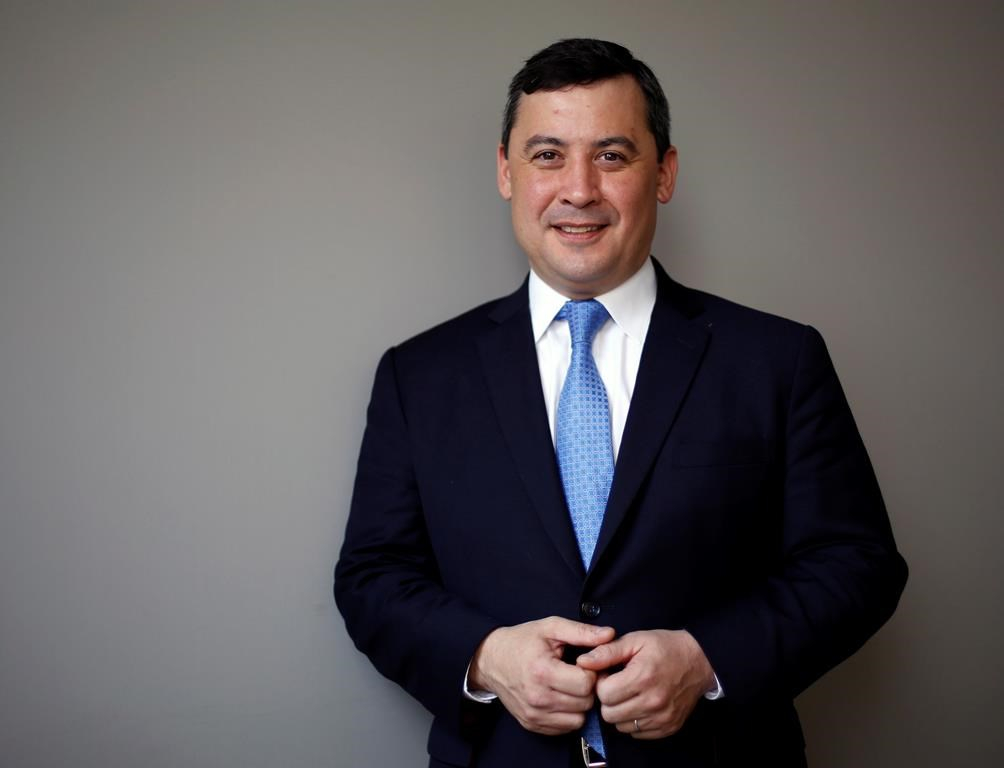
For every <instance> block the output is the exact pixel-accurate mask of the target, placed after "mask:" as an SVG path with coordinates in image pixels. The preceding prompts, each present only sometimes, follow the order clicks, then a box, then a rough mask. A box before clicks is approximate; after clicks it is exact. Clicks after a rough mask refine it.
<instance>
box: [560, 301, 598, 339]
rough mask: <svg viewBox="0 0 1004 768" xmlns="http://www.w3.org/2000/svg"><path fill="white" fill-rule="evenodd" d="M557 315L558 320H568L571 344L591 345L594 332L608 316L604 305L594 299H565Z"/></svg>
mask: <svg viewBox="0 0 1004 768" xmlns="http://www.w3.org/2000/svg"><path fill="white" fill-rule="evenodd" d="M557 316H558V319H559V320H567V321H568V330H569V332H570V333H571V334H572V346H575V345H576V344H588V345H592V343H593V338H594V337H595V336H596V332H597V331H598V330H599V329H600V327H601V326H602V325H603V323H605V322H606V321H607V318H608V317H610V315H609V314H608V313H607V310H606V307H604V306H603V305H602V304H600V303H599V302H598V301H597V300H596V299H587V300H586V301H566V302H565V306H563V307H562V308H561V311H559V312H558V315H557Z"/></svg>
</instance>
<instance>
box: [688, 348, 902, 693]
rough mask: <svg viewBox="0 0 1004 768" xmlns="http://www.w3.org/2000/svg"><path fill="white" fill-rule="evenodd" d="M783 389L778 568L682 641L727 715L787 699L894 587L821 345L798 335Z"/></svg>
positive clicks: (864, 635)
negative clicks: (703, 659) (706, 665)
mask: <svg viewBox="0 0 1004 768" xmlns="http://www.w3.org/2000/svg"><path fill="white" fill-rule="evenodd" d="M794 371H795V372H794V376H793V379H792V382H791V385H790V388H789V397H788V409H787V416H786V420H785V424H786V426H785V435H784V441H785V444H784V448H783V459H782V462H783V473H782V478H781V482H782V484H783V487H782V489H781V494H780V497H779V498H780V499H781V502H780V503H781V505H782V509H781V510H780V514H781V516H782V520H781V532H782V541H781V548H780V552H781V557H780V559H779V561H778V562H777V563H776V565H775V567H773V568H772V569H771V572H770V573H769V575H768V576H767V577H766V579H764V580H762V581H760V582H759V583H755V584H750V585H749V586H748V589H747V590H746V591H745V593H744V594H741V595H740V596H738V597H736V598H735V599H734V600H733V601H732V602H730V603H729V604H727V605H723V606H718V607H716V608H714V609H712V610H711V611H709V612H708V613H706V614H704V615H702V616H700V617H699V618H698V619H697V620H696V621H694V622H693V623H692V624H691V625H690V626H688V629H689V630H690V632H691V633H692V634H693V635H694V637H695V638H696V639H697V641H698V642H699V643H700V645H701V647H702V648H703V649H704V652H705V654H706V655H707V657H708V659H709V660H710V662H711V664H712V666H713V667H714V669H715V672H716V673H717V675H718V677H719V679H720V680H721V683H722V686H723V687H724V689H725V695H726V697H728V698H729V699H730V700H734V701H736V702H738V703H742V702H744V701H752V700H754V699H757V698H760V697H762V696H776V695H783V696H786V697H794V696H796V695H797V694H798V693H800V692H801V691H802V690H804V689H805V688H806V687H807V686H809V685H810V684H811V683H812V682H813V681H815V680H816V679H817V678H819V677H820V676H821V675H823V674H824V673H825V672H826V671H827V670H829V669H831V668H832V667H834V666H836V665H837V664H839V663H840V662H841V661H843V660H844V659H845V658H847V657H848V656H850V655H851V654H852V653H854V651H856V650H857V649H858V648H859V647H860V646H861V645H862V644H864V642H865V640H867V639H868V637H870V636H871V635H872V634H873V633H874V632H875V631H876V630H877V629H878V628H879V627H880V626H881V625H882V624H883V623H884V622H885V621H886V620H887V619H888V618H889V617H890V616H891V615H892V612H893V611H894V610H895V608H896V604H897V602H898V600H899V596H900V594H901V592H902V590H903V586H904V585H905V583H906V577H907V568H906V563H905V562H904V560H903V558H902V557H901V556H900V554H899V553H898V552H897V550H896V545H895V542H894V540H893V536H892V531H891V528H890V525H889V519H888V516H887V514H886V510H885V506H884V505H883V502H882V497H881V493H880V492H879V488H878V484H877V481H876V479H875V474H874V472H873V470H872V467H871V464H870V462H869V460H868V456H867V454H866V452H865V448H864V445H863V444H862V441H861V438H860V436H859V434H858V430H857V427H856V426H855V424H854V419H853V417H852V416H851V412H850V408H849V407H848V405H847V401H846V399H845V397H844V394H843V391H842V390H841V387H840V383H839V381H838V379H837V375H836V372H835V371H834V369H833V365H832V363H831V361H830V358H829V355H828V354H827V352H826V347H825V345H824V343H823V340H822V337H820V335H819V334H818V332H816V331H815V330H814V329H812V328H805V330H804V333H803V337H802V343H801V349H800V350H799V353H798V358H797V361H796V363H795V366H794Z"/></svg>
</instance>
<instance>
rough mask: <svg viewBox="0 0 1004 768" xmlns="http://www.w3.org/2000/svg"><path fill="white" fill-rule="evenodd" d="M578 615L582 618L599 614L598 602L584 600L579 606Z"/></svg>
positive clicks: (590, 617)
mask: <svg viewBox="0 0 1004 768" xmlns="http://www.w3.org/2000/svg"><path fill="white" fill-rule="evenodd" d="M579 615H580V616H582V618H584V619H595V618H596V617H597V616H599V615H600V604H599V603H591V602H585V603H583V604H582V605H580V606H579Z"/></svg>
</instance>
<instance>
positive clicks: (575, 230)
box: [555, 224, 604, 235]
mask: <svg viewBox="0 0 1004 768" xmlns="http://www.w3.org/2000/svg"><path fill="white" fill-rule="evenodd" d="M603 226H604V225H602V224H578V225H573V224H557V225H555V228H556V229H560V230H561V231H562V232H564V233H565V234H566V235H585V234H588V233H590V232H599V231H600V229H602V228H603Z"/></svg>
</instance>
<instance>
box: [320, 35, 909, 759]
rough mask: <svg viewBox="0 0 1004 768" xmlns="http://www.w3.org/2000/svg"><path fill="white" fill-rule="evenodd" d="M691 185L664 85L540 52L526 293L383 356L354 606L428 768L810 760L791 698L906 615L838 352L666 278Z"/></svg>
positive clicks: (521, 200) (512, 191)
mask: <svg viewBox="0 0 1004 768" xmlns="http://www.w3.org/2000/svg"><path fill="white" fill-rule="evenodd" d="M676 175H677V156H676V150H675V149H674V148H673V147H672V145H671V144H670V142H669V111H668V106H667V104H666V99H665V96H664V94H663V92H662V89H661V87H660V86H659V83H658V81H657V80H656V78H655V76H654V75H653V74H652V72H651V71H650V70H649V69H648V67H647V66H645V65H644V64H643V63H641V62H639V61H637V60H636V59H634V58H633V56H632V55H631V53H630V52H629V51H627V50H626V49H624V48H622V47H620V46H618V45H614V44H612V43H607V42H603V41H596V40H565V41H561V42H559V43H556V44H554V45H552V46H550V47H549V48H546V49H545V50H543V51H541V52H540V53H538V54H537V55H535V56H534V57H532V58H531V59H529V60H528V61H527V63H526V65H525V66H524V68H523V69H522V70H521V71H520V72H519V73H518V74H517V75H516V77H515V78H514V79H513V82H512V84H511V86H510V92H509V102H508V105H507V108H506V114H505V122H504V126H503V134H502V142H501V145H500V146H499V150H498V185H499V190H500V192H501V194H502V196H503V198H505V199H506V200H509V201H510V205H511V209H512V220H513V230H514V232H515V235H516V238H517V240H518V242H519V244H520V245H521V247H522V248H523V250H524V251H525V252H526V254H527V256H528V258H529V263H530V268H531V272H530V275H529V277H528V279H527V281H526V282H525V283H524V284H523V286H521V287H520V288H519V290H517V291H516V292H515V293H514V294H512V295H510V296H507V297H505V298H502V299H499V300H497V301H494V302H491V303H489V304H486V305H484V306H481V307H478V308H476V309H474V310H472V311H470V312H468V313H466V314H464V315H462V316H460V317H458V318H456V319H454V320H451V321H449V322H447V323H445V324H443V325H441V326H438V327H436V328H434V329H432V330H430V331H427V332H426V333H423V334H421V335H419V336H417V337H415V338H413V339H411V340H409V341H407V342H405V343H404V344H402V345H400V346H398V347H395V348H393V349H391V350H390V351H388V352H387V353H386V355H384V357H383V359H382V360H381V362H380V365H379V368H378V370H377V374H376V381H375V384H374V388H373V396H372V401H371V404H370V408H369V412H368V422H367V427H366V434H365V437H364V439H363V445H362V450H361V455H360V459H359V468H358V475H357V479H356V486H355V492H354V496H353V501H352V508H351V512H350V517H349V522H348V526H347V529H346V536H345V543H344V546H343V549H342V553H341V557H340V559H339V562H338V565H337V567H336V573H335V577H336V580H335V596H336V599H337V601H338V605H339V608H340V609H341V611H342V613H343V615H344V617H345V620H346V625H347V627H348V630H349V633H350V635H351V636H352V637H353V639H354V641H355V643H356V645H357V646H358V647H359V648H360V649H361V650H362V651H363V652H364V653H366V654H367V655H368V656H369V657H370V659H371V660H372V661H373V663H374V665H375V666H376V667H377V669H378V670H380V672H382V673H383V674H384V675H386V676H387V677H389V678H390V679H392V680H395V681H396V682H398V683H399V684H400V685H402V686H403V687H404V688H405V689H406V690H407V691H408V692H409V693H411V694H412V695H413V696H415V697H416V698H417V699H418V700H419V701H421V702H422V703H423V704H424V705H425V706H426V707H427V708H428V709H429V710H430V711H431V712H432V713H433V714H434V715H435V721H434V723H433V726H432V731H431V734H430V737H429V744H428V749H429V753H430V755H431V761H430V765H431V766H448V765H461V766H479V768H492V767H494V766H507V767H510V766H534V767H535V768H544V767H547V766H561V767H562V768H564V767H565V766H568V765H583V764H592V765H604V764H606V765H609V766H613V768H622V767H623V768H628V767H633V766H705V765H746V764H755V763H757V762H763V763H765V764H769V765H772V766H797V765H804V764H805V757H804V744H803V741H802V736H801V731H800V728H799V724H798V718H797V715H796V714H795V710H794V707H793V705H792V700H793V698H794V697H795V696H796V695H797V694H798V693H799V692H800V691H802V690H803V689H804V688H805V687H806V686H808V685H809V684H810V683H812V682H813V681H814V680H815V679H817V678H818V677H819V676H820V675H822V674H823V673H824V672H826V671H827V670H828V669H830V668H831V667H833V666H834V665H836V664H837V663H839V662H840V661H842V660H843V659H844V658H846V657H847V656H848V655H850V654H851V653H853V652H854V651H855V650H856V649H857V648H858V647H860V645H861V644H862V643H863V642H864V641H865V640H866V639H867V638H868V637H869V636H870V635H871V634H872V633H873V632H874V631H875V630H876V629H878V627H879V626H881V625H882V623H883V622H884V621H885V620H886V619H887V618H888V617H889V616H890V615H891V613H892V611H893V610H894V608H895V606H896V603H897V601H898V598H899V595H900V593H901V591H902V588H903V585H904V583H905V579H906V566H905V563H904V562H903V560H902V558H901V557H900V556H899V554H898V553H897V551H896V548H895V544H894V542H893V538H892V534H891V531H890V527H889V522H888V519H887V516H886V513H885V509H884V507H883V504H882V500H881V496H880V494H879V490H878V487H877V484H876V481H875V477H874V474H873V472H872V470H871V467H870V464H869V462H868V458H867V456H866V454H865V450H864V447H863V446H862V444H861V441H860V438H859V436H858V433H857V430H856V428H855V426H854V422H853V419H852V417H851V414H850V412H849V410H848V407H847V404H846V401H845V399H844V396H843V394H842V392H841V389H840V385H839V383H838V381H837V378H836V374H835V373H834V371H833V368H832V365H831V363H830V361H829V358H828V356H827V354H826V351H825V347H824V345H823V342H822V339H821V338H820V336H819V335H818V334H817V333H816V332H815V331H814V330H812V329H811V328H809V327H807V326H802V325H798V324H796V323H792V322H790V321H786V320H782V319H780V318H777V317H773V316H769V315H766V314H764V313H760V312H756V311H754V310H750V309H745V308H742V307H739V306H737V305H735V304H732V303H730V302H727V301H725V300H723V299H719V298H716V297H713V296H709V295H707V294H704V293H700V292H697V291H694V290H690V289H687V288H684V287H683V286H681V285H679V284H677V283H675V282H673V281H672V280H671V279H670V278H669V277H668V276H667V275H666V273H665V272H664V271H663V269H662V267H661V266H659V264H658V263H657V262H655V261H654V260H653V259H651V258H650V256H649V254H650V246H651V243H652V239H653V236H654V232H655V226H656V209H657V203H667V202H669V200H670V198H671V197H672V195H673V188H674V184H675V182H676ZM587 743H588V744H587Z"/></svg>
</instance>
